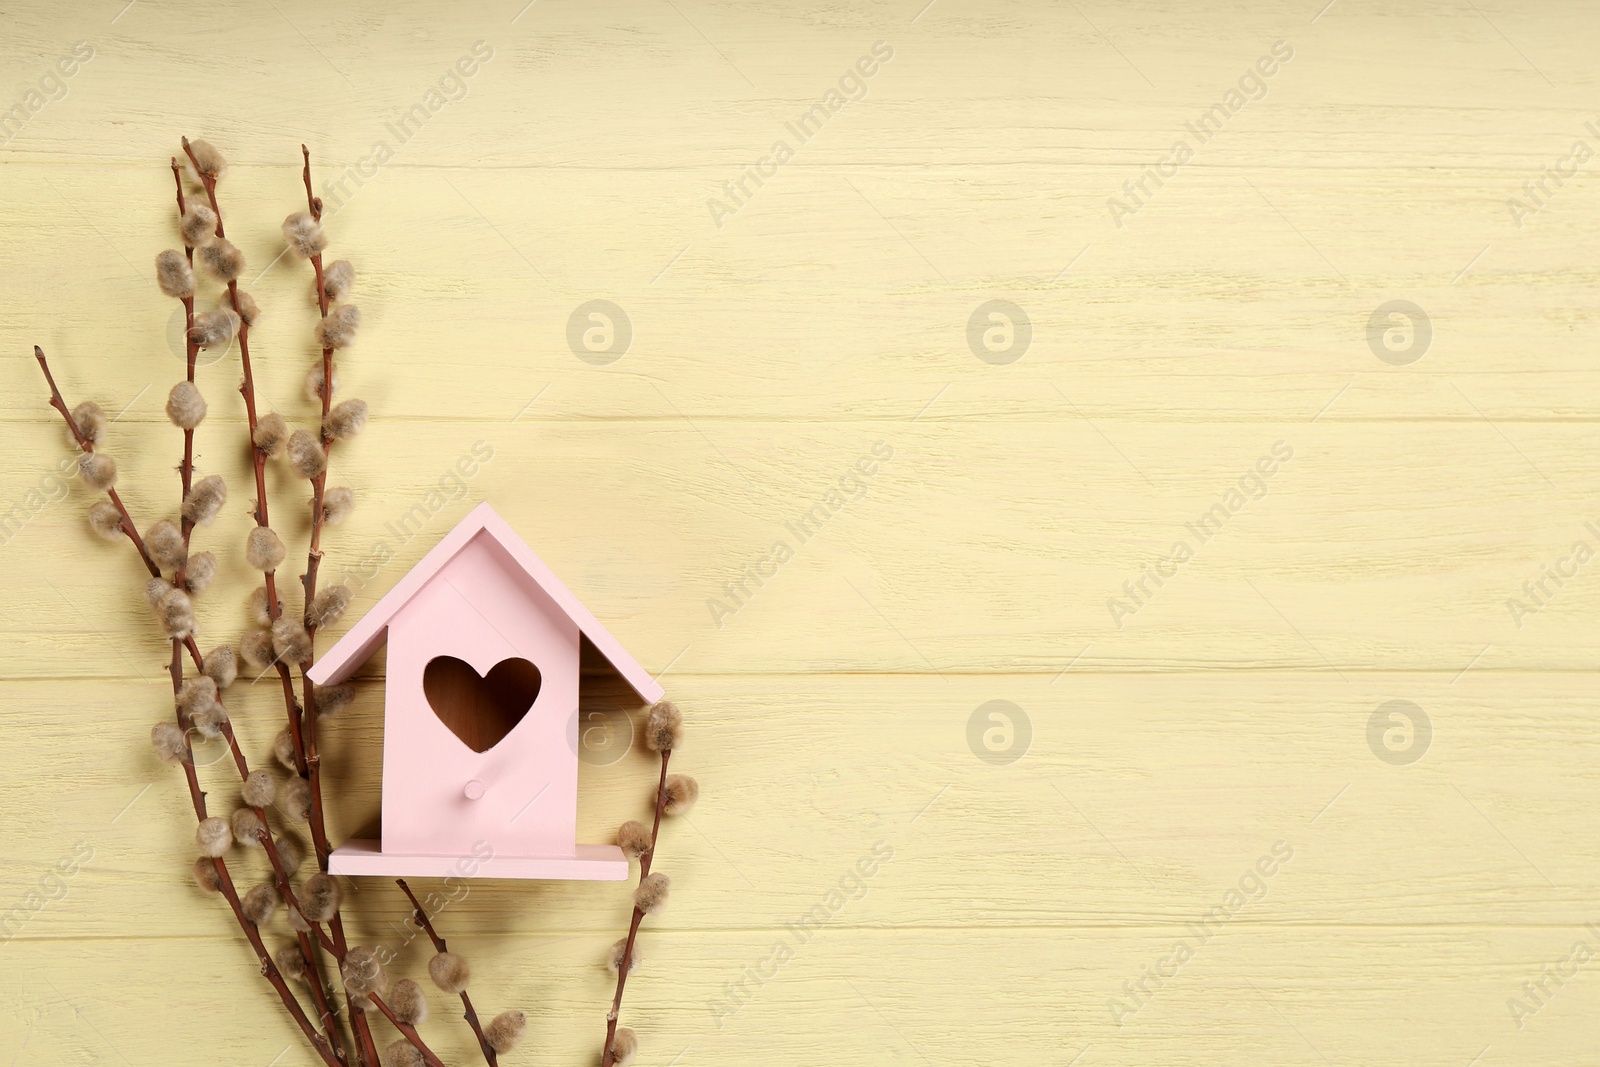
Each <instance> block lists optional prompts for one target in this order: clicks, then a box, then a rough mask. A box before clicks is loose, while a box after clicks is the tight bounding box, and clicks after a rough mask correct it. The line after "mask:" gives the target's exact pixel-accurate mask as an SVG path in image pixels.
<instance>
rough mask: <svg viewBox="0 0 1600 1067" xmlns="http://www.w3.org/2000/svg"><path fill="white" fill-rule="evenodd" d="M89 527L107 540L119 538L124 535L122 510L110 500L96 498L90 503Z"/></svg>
mask: <svg viewBox="0 0 1600 1067" xmlns="http://www.w3.org/2000/svg"><path fill="white" fill-rule="evenodd" d="M89 529H91V530H93V531H94V532H95V534H96V536H99V537H103V538H105V539H106V540H107V541H115V540H117V539H118V538H120V537H121V536H122V512H120V511H118V510H117V506H116V505H115V504H113V503H112V502H111V501H109V500H96V501H95V502H94V503H93V504H91V505H89Z"/></svg>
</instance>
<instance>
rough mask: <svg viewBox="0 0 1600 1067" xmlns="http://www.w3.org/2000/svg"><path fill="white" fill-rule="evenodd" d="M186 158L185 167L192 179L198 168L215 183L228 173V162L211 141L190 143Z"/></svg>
mask: <svg viewBox="0 0 1600 1067" xmlns="http://www.w3.org/2000/svg"><path fill="white" fill-rule="evenodd" d="M184 156H185V160H186V162H185V163H184V167H185V168H186V169H187V170H188V172H189V176H190V177H191V178H192V177H195V170H196V168H198V169H199V172H200V173H201V174H204V175H205V176H206V177H208V178H210V179H212V180H213V181H215V180H216V179H218V178H221V177H222V176H223V175H225V174H227V173H228V161H227V160H226V159H224V158H223V156H222V153H221V152H218V151H217V147H216V145H213V144H212V143H211V142H210V141H190V142H189V145H188V151H186V152H185V153H184ZM190 157H192V158H190Z"/></svg>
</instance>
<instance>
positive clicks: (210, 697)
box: [172, 674, 217, 717]
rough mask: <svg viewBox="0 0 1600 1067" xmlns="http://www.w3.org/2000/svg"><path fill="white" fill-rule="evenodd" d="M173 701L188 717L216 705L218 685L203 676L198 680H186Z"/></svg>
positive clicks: (179, 687)
mask: <svg viewBox="0 0 1600 1067" xmlns="http://www.w3.org/2000/svg"><path fill="white" fill-rule="evenodd" d="M172 699H173V702H174V703H176V704H177V705H178V710H179V711H181V712H182V713H183V714H184V716H185V717H188V716H190V715H193V714H194V713H195V712H197V711H199V710H200V709H202V708H209V707H210V706H211V705H212V704H214V703H216V701H217V683H216V682H214V681H212V680H211V679H210V678H207V677H206V676H205V675H203V674H202V675H200V676H199V677H198V678H185V679H184V680H183V684H182V685H180V686H178V692H177V694H176V695H175V696H174V697H173V698H172Z"/></svg>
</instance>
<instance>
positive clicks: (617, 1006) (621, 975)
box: [600, 749, 672, 1067]
mask: <svg viewBox="0 0 1600 1067" xmlns="http://www.w3.org/2000/svg"><path fill="white" fill-rule="evenodd" d="M671 758H672V750H671V749H666V750H664V751H663V752H662V753H661V780H660V781H659V782H657V783H656V820H655V825H653V826H652V827H651V828H650V851H649V852H646V853H645V854H644V855H642V856H640V857H639V884H640V885H643V884H644V880H645V877H646V876H647V875H648V874H649V873H650V865H651V863H653V862H654V861H655V858H656V841H657V839H659V838H660V836H661V815H662V813H663V812H664V811H665V810H666V807H667V761H668V760H669V759H671ZM643 921H644V910H643V909H642V908H640V907H639V906H638V905H635V906H634V909H633V921H632V922H630V923H629V924H628V940H627V943H626V944H625V945H624V946H623V948H622V959H621V961H620V962H619V964H618V966H617V992H616V995H615V996H614V997H612V998H611V1010H610V1011H609V1012H607V1013H606V1047H605V1051H604V1052H603V1053H602V1054H601V1059H600V1067H612V1063H613V1062H614V1060H615V1057H614V1056H613V1055H612V1053H611V1046H612V1043H613V1042H614V1041H615V1040H616V1037H617V1017H618V1015H619V1013H620V1012H621V1011H622V990H623V987H624V986H626V985H627V984H628V971H629V969H630V968H631V967H632V966H633V943H634V940H635V939H636V938H638V936H639V924H640V923H641V922H643Z"/></svg>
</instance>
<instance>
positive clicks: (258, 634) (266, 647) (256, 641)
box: [239, 630, 277, 671]
mask: <svg viewBox="0 0 1600 1067" xmlns="http://www.w3.org/2000/svg"><path fill="white" fill-rule="evenodd" d="M239 658H240V659H242V660H244V664H245V666H246V667H249V668H250V669H251V670H253V671H264V670H266V669H267V668H269V667H271V666H272V665H273V664H274V663H276V662H277V653H275V652H273V651H272V634H271V632H270V631H267V630H252V631H251V632H250V633H247V634H245V635H244V636H243V637H241V638H239Z"/></svg>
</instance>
